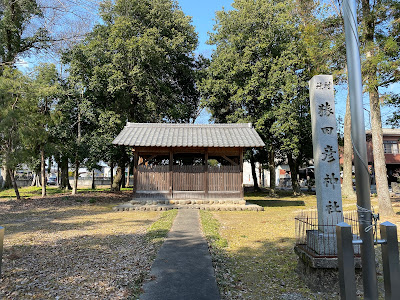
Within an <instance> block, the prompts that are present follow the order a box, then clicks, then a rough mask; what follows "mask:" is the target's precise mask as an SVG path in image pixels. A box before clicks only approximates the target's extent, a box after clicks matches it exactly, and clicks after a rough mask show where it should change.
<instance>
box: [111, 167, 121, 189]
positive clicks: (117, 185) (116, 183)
mask: <svg viewBox="0 0 400 300" xmlns="http://www.w3.org/2000/svg"><path fill="white" fill-rule="evenodd" d="M121 180H122V168H121V167H120V166H118V168H117V174H115V178H114V181H113V184H112V186H111V191H112V192H118V191H120V190H121V189H120V187H121Z"/></svg>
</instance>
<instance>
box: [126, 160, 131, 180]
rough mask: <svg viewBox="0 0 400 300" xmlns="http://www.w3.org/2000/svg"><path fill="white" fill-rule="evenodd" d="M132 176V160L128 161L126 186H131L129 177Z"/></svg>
mask: <svg viewBox="0 0 400 300" xmlns="http://www.w3.org/2000/svg"><path fill="white" fill-rule="evenodd" d="M130 176H131V161H130V160H129V161H128V174H127V176H126V183H125V186H127V187H129V177H130Z"/></svg>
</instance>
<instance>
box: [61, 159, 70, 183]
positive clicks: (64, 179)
mask: <svg viewBox="0 0 400 300" xmlns="http://www.w3.org/2000/svg"><path fill="white" fill-rule="evenodd" d="M60 165H61V166H60V167H61V184H60V188H62V189H65V190H72V187H71V184H70V183H69V174H68V158H67V157H65V156H62V157H61V162H60Z"/></svg>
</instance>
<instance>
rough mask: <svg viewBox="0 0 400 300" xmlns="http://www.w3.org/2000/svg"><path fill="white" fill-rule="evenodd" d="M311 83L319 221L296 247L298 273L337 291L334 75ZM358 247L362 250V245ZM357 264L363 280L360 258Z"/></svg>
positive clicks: (316, 286) (314, 285)
mask: <svg viewBox="0 0 400 300" xmlns="http://www.w3.org/2000/svg"><path fill="white" fill-rule="evenodd" d="M309 86H310V108H311V123H312V137H313V155H314V174H315V188H316V193H317V215H318V224H315V223H314V218H313V217H312V215H311V220H312V221H311V223H312V224H309V225H310V227H309V228H312V229H307V230H306V233H305V236H306V241H305V244H303V242H301V243H299V244H296V246H295V248H294V250H295V252H296V253H297V255H298V256H299V261H298V266H297V272H298V273H299V274H300V276H301V278H302V279H303V280H304V281H305V283H306V284H307V286H308V287H309V288H310V289H311V290H313V291H316V292H329V293H335V292H337V291H338V289H339V278H338V272H337V268H338V259H337V241H336V224H338V223H340V222H343V208H342V195H341V181H340V167H339V149H338V141H337V131H336V117H335V98H334V86H333V78H332V76H331V75H316V76H314V77H313V78H312V79H311V80H310V82H309ZM302 222H308V221H306V220H304V219H303V220H302ZM354 250H355V252H357V253H359V246H356V247H355V249H354ZM355 265H356V268H357V270H356V274H357V280H358V281H359V280H360V278H361V277H360V275H359V274H360V272H359V270H360V267H361V265H360V260H359V258H356V259H355Z"/></svg>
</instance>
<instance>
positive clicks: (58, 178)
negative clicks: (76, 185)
mask: <svg viewBox="0 0 400 300" xmlns="http://www.w3.org/2000/svg"><path fill="white" fill-rule="evenodd" d="M60 174H61V173H60V164H59V163H57V185H58V186H60V183H61V180H60Z"/></svg>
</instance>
